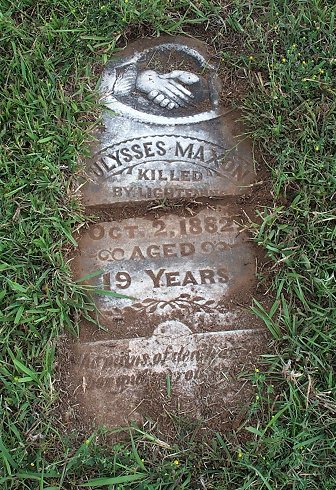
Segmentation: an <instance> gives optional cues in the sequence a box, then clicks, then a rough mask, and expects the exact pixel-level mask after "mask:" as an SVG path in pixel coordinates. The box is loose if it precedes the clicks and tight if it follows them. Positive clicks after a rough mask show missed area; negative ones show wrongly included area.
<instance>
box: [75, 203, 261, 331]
mask: <svg viewBox="0 0 336 490" xmlns="http://www.w3.org/2000/svg"><path fill="white" fill-rule="evenodd" d="M78 245H79V252H78V255H77V257H76V258H75V260H74V262H73V269H74V272H75V275H76V277H77V278H83V277H86V276H89V280H88V281H87V282H88V283H89V284H91V285H92V286H94V287H95V288H96V289H98V290H100V291H101V292H102V293H104V292H105V291H106V292H107V293H109V292H115V293H119V294H123V295H125V296H126V298H115V297H111V296H108V295H105V294H99V295H97V297H96V303H97V306H98V308H99V309H100V311H101V313H102V318H103V323H104V325H105V326H106V325H107V324H108V323H109V322H110V320H111V317H113V315H118V314H122V315H124V314H125V312H126V311H127V310H128V311H133V312H134V313H138V314H148V315H154V314H155V315H159V316H165V315H171V314H174V315H176V314H177V312H179V311H181V312H182V313H184V314H185V315H187V316H188V315H190V314H191V313H192V312H194V313H196V312H197V315H196V316H197V317H199V316H200V314H201V313H202V314H211V315H212V316H213V315H214V314H217V315H218V313H219V312H220V311H222V312H223V311H225V308H224V310H223V308H222V309H221V308H220V307H219V303H220V302H221V301H222V300H223V298H225V297H228V296H229V295H233V294H235V293H236V292H237V291H240V290H241V289H243V288H246V287H247V285H248V284H251V283H253V282H254V280H255V279H254V272H255V256H254V251H253V248H252V247H251V244H250V241H249V239H248V237H247V236H246V235H245V233H243V232H242V230H241V229H240V226H239V225H238V224H237V223H236V222H235V216H234V215H232V211H230V208H228V207H227V206H217V207H215V208H205V209H203V210H202V211H200V212H198V213H197V214H195V215H194V216H188V217H182V216H176V215H172V214H167V215H162V216H161V217H160V218H157V219H149V218H148V219H147V218H136V219H134V218H129V219H124V220H122V221H112V222H103V223H97V224H94V225H91V226H90V227H89V229H88V230H87V231H86V232H85V233H84V234H83V235H82V236H81V238H80V239H79V241H78ZM231 316H232V314H231ZM195 318H196V317H195Z"/></svg>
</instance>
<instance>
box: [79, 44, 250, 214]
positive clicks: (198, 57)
mask: <svg viewBox="0 0 336 490" xmlns="http://www.w3.org/2000/svg"><path fill="white" fill-rule="evenodd" d="M219 90H220V82H219V80H218V78H217V75H216V67H215V65H214V64H213V63H212V62H211V59H210V57H209V55H208V54H207V51H206V47H205V46H204V45H203V44H201V43H196V42H195V41H192V42H191V41H189V40H188V39H185V38H178V37H177V38H168V39H165V38H160V39H159V40H155V41H153V40H152V41H147V42H143V43H142V44H141V43H135V44H133V45H132V46H130V47H129V48H128V49H127V50H125V51H124V52H123V53H122V55H121V56H120V57H119V58H118V59H116V60H113V61H111V62H110V63H109V64H108V65H107V66H106V69H105V71H104V74H103V77H102V82H101V92H102V97H103V101H104V103H105V105H106V106H107V107H108V108H109V109H111V111H113V115H111V113H110V112H107V113H106V114H105V115H104V129H103V130H102V131H101V132H100V133H99V134H98V135H97V138H98V142H97V145H96V148H95V149H94V151H93V156H92V158H91V159H90V161H88V162H87V175H88V182H87V183H86V184H85V185H84V187H83V189H82V192H83V201H84V204H85V205H86V206H97V205H109V204H113V203H117V202H119V203H123V202H137V201H146V200H156V199H179V198H190V197H195V196H200V197H204V196H227V195H235V194H242V193H244V192H246V186H249V185H250V184H251V183H252V182H253V180H254V172H253V164H252V156H251V148H250V145H249V143H248V142H247V141H246V140H244V138H238V137H237V135H238V134H239V133H240V132H241V128H240V127H239V125H237V123H236V119H237V117H238V116H237V114H234V113H232V111H228V110H227V109H225V108H223V107H221V106H220V105H219Z"/></svg>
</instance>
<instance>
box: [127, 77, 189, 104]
mask: <svg viewBox="0 0 336 490" xmlns="http://www.w3.org/2000/svg"><path fill="white" fill-rule="evenodd" d="M198 81H199V78H198V76H197V75H194V74H193V73H190V72H187V71H181V70H174V71H172V72H170V73H166V74H163V75H160V74H159V73H157V72H155V71H154V70H146V71H143V72H142V73H140V75H139V76H138V77H137V80H136V88H137V89H138V90H139V91H140V92H143V93H145V94H146V96H147V98H148V99H149V100H152V101H153V102H154V103H155V104H158V105H160V106H161V107H167V109H169V110H171V109H176V108H177V107H186V106H188V105H190V104H192V100H193V98H194V96H193V94H192V93H191V92H190V90H188V89H187V88H185V87H184V85H182V83H184V84H185V85H192V84H194V83H196V82H198ZM178 82H182V83H178Z"/></svg>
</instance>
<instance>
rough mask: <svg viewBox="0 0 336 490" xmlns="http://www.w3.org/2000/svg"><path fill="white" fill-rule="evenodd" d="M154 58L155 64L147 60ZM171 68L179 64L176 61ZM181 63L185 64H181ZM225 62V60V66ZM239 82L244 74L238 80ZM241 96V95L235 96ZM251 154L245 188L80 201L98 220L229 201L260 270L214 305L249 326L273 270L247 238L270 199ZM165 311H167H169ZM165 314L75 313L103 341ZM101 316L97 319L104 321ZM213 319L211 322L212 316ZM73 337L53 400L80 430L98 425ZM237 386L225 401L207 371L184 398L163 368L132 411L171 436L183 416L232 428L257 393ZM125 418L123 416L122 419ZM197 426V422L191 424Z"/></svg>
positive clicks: (265, 176) (142, 333) (139, 332)
mask: <svg viewBox="0 0 336 490" xmlns="http://www.w3.org/2000/svg"><path fill="white" fill-rule="evenodd" d="M153 63H154V64H153ZM157 63H162V60H161V61H160V60H151V62H150V63H149V64H148V66H149V67H152V66H153V67H154V68H156V69H157V68H158V65H157ZM173 66H175V68H176V69H181V68H179V65H178V63H176V65H173ZM183 69H186V67H185V66H184V67H183ZM223 69H225V67H224V68H223ZM219 74H221V75H222V76H221V78H222V81H224V84H223V92H222V96H223V97H224V99H225V97H228V94H229V98H230V97H233V98H236V99H237V97H238V95H237V94H240V96H241V94H242V93H243V91H244V90H243V89H242V88H241V87H239V83H236V82H235V81H233V80H232V79H231V80H230V79H229V78H228V75H227V74H225V73H224V72H221V70H220V71H219ZM242 83H245V82H242ZM238 99H239V97H238ZM255 159H256V161H257V162H258V163H257V167H256V175H257V182H256V183H255V184H253V185H252V186H250V188H247V189H246V193H245V194H244V195H240V196H229V197H224V198H220V199H219V198H211V197H210V198H209V197H207V198H198V197H197V198H192V199H180V200H174V201H169V200H157V201H155V200H153V201H150V202H139V203H133V204H131V203H129V204H127V205H124V204H122V205H121V204H119V205H118V204H116V205H113V206H97V207H92V208H90V209H86V211H85V212H86V214H87V216H88V220H89V221H92V222H95V223H99V222H108V221H122V220H124V219H126V218H137V217H139V218H140V217H146V218H149V219H153V220H155V219H160V217H162V216H164V215H166V214H174V215H177V216H181V217H190V216H194V215H196V214H197V213H198V212H199V211H201V210H203V209H211V208H215V207H216V206H218V205H221V206H222V205H228V206H230V209H231V210H232V213H233V215H234V216H235V220H236V221H237V222H238V223H239V224H240V225H242V226H243V227H246V230H247V231H246V233H247V234H248V236H250V238H251V247H252V248H253V253H254V256H255V260H256V271H255V272H256V274H260V273H261V272H262V273H263V276H264V278H265V279H264V281H263V282H262V283H259V284H258V283H257V281H256V278H255V277H253V278H251V279H250V280H248V281H246V282H245V283H244V285H242V284H239V287H237V288H236V289H232V290H231V291H230V292H229V294H228V295H226V296H225V297H224V298H223V299H222V301H221V302H219V305H218V307H219V309H220V308H223V311H224V310H226V311H229V312H230V311H234V312H236V313H237V318H238V322H237V323H239V325H240V327H239V328H242V327H243V328H244V327H248V324H249V322H251V321H252V319H253V318H254V321H255V322H256V323H257V319H256V318H255V317H253V316H252V314H251V313H249V308H250V306H251V304H252V299H253V298H255V299H257V300H258V301H259V302H260V303H262V304H263V305H266V306H267V304H268V303H269V301H271V299H269V298H268V295H269V292H268V281H267V276H268V274H270V273H271V271H270V270H269V264H268V261H267V259H266V257H265V253H264V250H263V249H262V248H261V247H258V246H257V244H255V243H253V244H252V232H251V231H248V230H249V228H250V223H258V222H259V221H260V217H259V216H258V214H257V212H256V211H257V209H262V208H263V207H265V206H270V205H271V204H272V202H273V198H272V194H271V179H270V174H269V172H268V170H267V169H266V167H265V165H263V163H262V158H261V156H260V155H258V154H255ZM84 232H85V230H84V229H82V230H80V231H79V233H78V235H77V236H76V237H75V238H76V239H80V237H81V235H82V234H83V233H84ZM75 255H76V251H75V253H73V252H72V257H74V256H75ZM195 312H196V313H197V308H195V309H194V310H193V313H195ZM186 315H189V312H187V313H186V314H183V313H181V312H180V311H178V312H176V313H175V317H174V318H176V319H177V320H180V321H181V322H183V321H184V320H185V318H186ZM167 318H168V316H167ZM164 320H165V316H164V315H163V316H162V315H161V316H160V317H156V316H155V315H151V316H149V315H146V314H143V313H141V314H139V312H137V311H135V310H131V309H129V310H126V311H123V312H121V313H120V315H119V316H118V315H115V316H114V317H113V318H112V319H111V318H110V319H109V321H108V322H107V323H108V325H109V326H108V327H107V328H106V327H105V328H103V329H102V328H99V326H98V327H97V324H95V323H93V322H90V321H89V320H88V319H82V320H81V333H80V342H96V341H104V340H110V339H115V338H120V336H118V332H120V331H121V330H122V338H123V339H127V338H134V337H150V336H151V335H152V333H153V330H154V328H155V326H157V325H158V322H159V321H160V322H163V321H164ZM102 323H103V322H102ZM214 324H215V322H214ZM200 330H202V326H201V324H200V325H198V329H195V331H200ZM206 331H211V328H210V329H209V325H207V329H206ZM266 337H267V336H266V334H265V335H263V336H262V338H261V339H260V343H259V345H257V344H256V345H252V346H251V348H254V349H255V353H261V352H265V350H267V338H266ZM75 344H76V340H74V339H72V338H71V337H70V336H67V335H66V336H64V337H63V338H61V340H60V342H59V345H58V356H57V366H56V368H57V369H56V371H57V372H58V378H59V382H58V384H59V388H60V391H61V397H60V405H59V407H57V410H59V411H60V412H61V414H62V423H63V424H64V427H65V428H68V430H74V429H76V430H77V431H78V432H79V434H83V435H84V434H88V433H90V432H91V431H92V428H94V427H95V426H96V425H97V422H96V420H95V416H94V413H93V412H92V410H91V409H89V408H88V407H87V406H85V404H84V403H83V402H82V400H81V396H79V392H80V390H81V388H82V387H81V380H80V378H78V377H76V376H74V374H73V373H74V371H75V366H76V362H77V361H76V358H75V354H74V352H75ZM257 365H258V364H257V363H256V364H255V363H254V362H252V361H251V360H250V361H249V362H247V363H246V365H245V366H244V368H245V372H250V371H251V369H252V370H253V369H254V368H255V367H257ZM241 371H242V362H241V359H239V358H238V359H237V360H236V362H235V364H234V366H233V369H232V371H231V373H230V374H231V376H232V380H234V379H235V377H238V376H239V373H241ZM238 384H239V387H238V388H237V387H236V388H237V389H236V397H235V398H234V400H233V403H232V404H230V403H227V404H226V405H225V406H224V405H223V398H225V397H226V399H227V393H225V392H224V391H223V392H222V391H221V388H220V384H219V387H214V386H213V384H212V380H211V377H209V378H208V379H207V380H204V382H203V383H201V384H200V386H198V392H197V397H196V398H197V403H196V404H195V397H194V396H193V397H191V398H190V399H189V398H188V396H186V395H185V394H182V395H179V394H178V393H176V396H175V393H171V394H167V384H166V379H165V378H162V376H161V377H160V376H158V377H157V378H156V377H155V376H154V377H151V378H150V380H148V382H147V384H146V386H145V388H144V393H145V396H144V397H143V400H141V413H142V414H143V418H142V419H141V420H140V419H138V422H139V423H144V422H145V421H146V420H147V424H149V425H150V426H151V427H155V428H156V429H157V430H158V431H159V432H160V433H161V434H162V435H163V437H164V438H165V439H166V440H168V441H173V440H174V438H175V435H174V434H175V431H176V420H177V419H179V420H184V424H185V426H188V424H190V426H192V427H193V430H196V431H197V432H199V434H201V435H202V434H205V433H207V432H208V431H210V432H212V431H218V432H228V431H234V430H236V429H237V428H238V427H239V426H240V425H241V424H242V423H243V422H244V420H245V418H246V414H247V412H248V410H249V404H250V402H251V401H252V399H253V398H254V396H255V392H254V388H253V386H252V384H251V382H249V381H248V377H244V376H243V378H242V379H241V380H240V381H239V382H238ZM233 386H234V381H232V386H231V389H233V388H232V387H233ZM125 423H126V420H125ZM195 427H196V429H195Z"/></svg>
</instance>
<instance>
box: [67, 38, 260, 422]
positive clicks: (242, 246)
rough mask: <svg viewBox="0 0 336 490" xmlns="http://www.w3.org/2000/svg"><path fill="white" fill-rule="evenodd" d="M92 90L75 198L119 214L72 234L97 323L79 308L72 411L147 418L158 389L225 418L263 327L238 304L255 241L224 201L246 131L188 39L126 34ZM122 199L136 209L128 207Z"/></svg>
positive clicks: (209, 64) (201, 412)
mask: <svg viewBox="0 0 336 490" xmlns="http://www.w3.org/2000/svg"><path fill="white" fill-rule="evenodd" d="M100 90H101V93H102V100H103V102H104V104H105V106H106V107H107V109H109V110H110V111H106V112H105V114H104V128H103V129H102V130H101V131H100V132H99V134H98V135H97V144H96V147H95V148H94V151H93V155H92V158H91V159H90V160H89V161H87V167H86V168H87V175H88V181H87V183H86V184H85V185H84V186H83V188H82V194H83V202H84V204H85V206H87V208H89V209H90V210H91V211H92V210H94V208H95V207H98V208H100V207H104V208H105V210H104V213H105V215H106V216H109V213H108V212H106V211H108V210H112V209H113V216H118V214H120V216H121V217H120V219H116V218H115V219H113V220H111V219H110V220H108V218H107V219H106V220H105V221H103V222H97V223H95V224H90V225H89V227H88V228H87V229H86V230H84V231H82V232H81V234H80V237H79V238H78V250H77V252H76V255H75V256H74V258H73V262H72V268H73V274H74V277H75V278H76V279H81V280H82V281H84V282H85V283H87V284H88V285H90V287H91V291H92V294H93V295H94V300H95V304H96V306H97V311H98V315H97V319H98V322H99V324H100V326H101V327H102V329H97V328H96V327H95V326H93V325H92V322H91V323H90V322H88V319H86V320H84V319H83V320H82V326H81V335H80V339H79V341H78V342H75V343H74V345H73V346H72V348H71V352H72V357H73V364H72V368H71V370H70V371H69V385H71V386H72V389H73V393H74V394H75V396H76V400H77V402H78V403H79V406H80V410H81V411H82V413H84V414H86V415H88V416H89V417H91V418H92V419H94V420H95V423H96V424H106V425H108V426H111V427H116V426H119V425H124V424H126V423H128V422H130V421H131V420H136V421H137V422H140V423H141V422H142V421H143V420H144V418H145V417H146V416H149V417H152V418H153V419H154V420H157V418H158V417H159V416H160V414H162V412H164V407H165V404H166V403H168V401H169V400H173V401H174V402H176V403H175V405H176V406H178V407H179V408H180V409H182V410H183V411H184V413H187V414H189V415H191V416H196V417H203V418H205V419H216V420H218V421H220V420H221V419H223V417H225V416H226V415H225V413H226V414H227V413H229V414H230V417H233V416H234V414H237V413H238V412H239V411H241V410H242V409H244V406H245V409H246V405H247V404H248V402H249V400H250V397H251V387H250V386H249V385H248V383H247V381H246V379H245V378H244V377H240V373H241V372H243V371H251V369H252V368H253V366H254V365H255V364H257V362H258V356H259V354H260V353H262V352H264V351H265V339H266V337H265V331H264V329H263V328H262V327H261V324H260V322H259V321H258V320H257V319H256V318H255V317H254V316H253V315H252V314H251V312H250V311H249V309H248V307H249V305H250V303H251V300H252V291H253V288H254V287H255V285H256V278H255V268H256V251H255V247H254V245H253V244H252V243H251V241H250V239H249V237H248V235H247V233H246V232H245V231H244V229H243V227H242V225H241V224H239V222H240V214H241V211H240V212H239V213H238V215H239V216H237V212H236V210H237V209H238V206H237V199H238V198H239V197H240V196H241V195H242V194H248V193H249V192H251V191H252V189H253V183H254V181H255V174H254V169H253V163H252V155H251V147H250V143H249V142H248V140H246V139H244V137H238V134H239V133H240V131H241V129H239V127H238V126H237V124H236V121H235V117H236V116H235V115H234V114H233V113H232V112H231V111H228V110H227V109H225V108H224V107H223V106H222V105H221V104H220V100H219V99H220V92H221V87H220V81H219V79H218V77H217V73H216V64H215V63H214V62H213V59H212V57H211V55H209V53H208V48H207V47H206V46H205V45H204V44H202V43H199V42H197V41H195V40H190V39H187V38H181V37H175V38H159V39H156V40H143V41H141V42H138V43H134V44H132V45H131V46H130V47H129V48H127V49H126V50H125V51H123V53H122V54H121V55H120V56H119V57H118V58H116V59H114V60H112V61H111V62H110V63H109V64H108V65H107V66H106V68H105V70H104V73H103V76H102V82H101V86H100ZM111 111H112V113H111ZM196 197H201V198H204V199H202V201H201V202H199V203H198V204H202V207H198V208H197V209H196V210H190V215H186V209H184V210H183V212H182V213H177V212H174V211H176V210H177V208H174V207H171V208H170V211H169V213H168V212H166V213H164V212H162V210H161V211H160V213H158V216H157V217H154V216H153V213H152V214H149V213H148V212H146V209H147V205H146V206H144V203H146V201H153V200H162V201H165V200H167V199H169V200H176V199H181V198H183V199H185V200H188V199H192V200H194V198H196ZM209 197H216V198H217V199H216V201H214V200H211V199H206V198H209ZM224 198H225V199H224ZM126 204H132V207H133V210H134V208H137V212H136V213H135V214H136V215H141V216H139V217H136V218H133V217H130V216H129V217H127V211H128V210H129V209H130V208H128V207H126V206H125V205H126ZM118 205H119V206H118ZM120 205H122V206H120ZM121 207H123V208H124V209H122V212H120V209H121ZM161 207H162V206H161ZM237 218H239V219H237ZM115 293H116V294H117V295H119V296H117V297H112V296H111V294H115ZM241 293H242V296H243V297H244V300H243V303H242V304H237V303H238V302H237V301H233V299H232V298H236V297H237V296H239V295H240V294H241ZM120 295H123V296H122V297H121V296H120ZM155 404H156V405H157V406H156V408H155Z"/></svg>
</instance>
